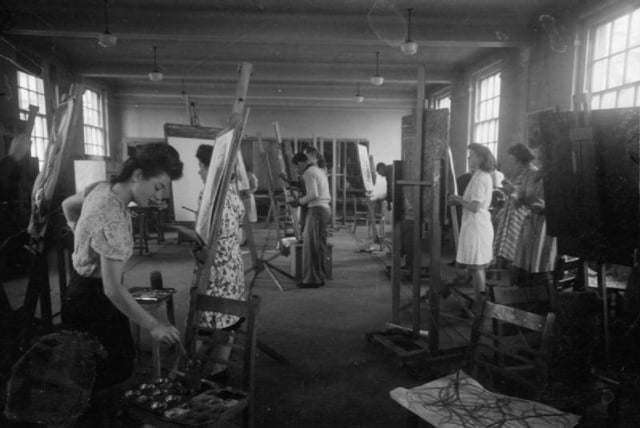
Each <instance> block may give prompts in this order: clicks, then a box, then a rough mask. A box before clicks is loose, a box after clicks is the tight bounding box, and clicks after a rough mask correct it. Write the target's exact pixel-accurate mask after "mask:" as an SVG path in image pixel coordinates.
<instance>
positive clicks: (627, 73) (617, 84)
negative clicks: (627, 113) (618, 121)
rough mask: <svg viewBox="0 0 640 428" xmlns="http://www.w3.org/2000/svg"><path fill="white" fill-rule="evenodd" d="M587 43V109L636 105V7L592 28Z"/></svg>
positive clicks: (639, 64)
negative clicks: (588, 100)
mask: <svg viewBox="0 0 640 428" xmlns="http://www.w3.org/2000/svg"><path fill="white" fill-rule="evenodd" d="M589 42H590V43H589V46H590V49H589V52H588V53H589V56H588V61H587V79H586V83H587V84H586V85H585V90H586V92H588V93H591V108H592V109H608V108H618V107H634V106H640V8H638V9H636V10H635V11H633V12H631V13H628V14H626V15H622V16H620V17H618V18H616V19H613V20H611V21H608V22H605V23H604V24H601V25H598V26H597V27H595V28H593V29H592V31H590V34H589Z"/></svg>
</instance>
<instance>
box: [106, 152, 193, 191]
mask: <svg viewBox="0 0 640 428" xmlns="http://www.w3.org/2000/svg"><path fill="white" fill-rule="evenodd" d="M182 166H183V164H182V161H180V155H179V154H178V151H177V150H176V149H174V148H173V147H171V146H170V145H169V144H166V143H149V144H140V145H137V146H136V148H135V154H133V155H132V156H129V159H127V160H126V161H125V162H124V164H123V165H122V169H121V170H120V174H118V175H117V176H116V177H114V178H113V179H112V180H111V181H112V182H113V183H123V182H125V181H127V180H129V179H130V178H131V176H132V175H133V172H134V171H135V170H136V169H140V170H142V176H143V177H144V178H145V179H149V178H151V177H156V176H158V175H160V174H162V173H163V172H165V173H167V175H168V176H169V178H171V180H177V179H179V178H180V177H182Z"/></svg>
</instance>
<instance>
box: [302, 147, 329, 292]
mask: <svg viewBox="0 0 640 428" xmlns="http://www.w3.org/2000/svg"><path fill="white" fill-rule="evenodd" d="M292 162H293V163H294V165H295V166H296V168H297V170H298V174H300V175H301V176H302V178H303V180H304V185H305V195H304V196H302V197H301V198H300V199H299V200H298V203H299V204H301V205H306V206H307V215H306V219H305V225H304V232H303V237H302V239H303V247H302V282H301V283H299V284H298V287H300V288H315V287H320V286H323V285H324V282H325V280H326V277H327V274H326V267H325V263H326V260H327V257H328V253H329V251H328V245H327V228H328V226H329V221H330V220H331V208H330V207H329V203H330V202H331V193H330V192H329V180H328V179H327V174H326V173H325V172H324V171H323V170H322V169H320V168H319V167H318V166H316V165H314V164H313V163H311V162H310V161H309V158H308V157H307V155H305V154H304V153H297V154H296V155H294V156H293V158H292Z"/></svg>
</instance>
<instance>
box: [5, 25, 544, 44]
mask: <svg viewBox="0 0 640 428" xmlns="http://www.w3.org/2000/svg"><path fill="white" fill-rule="evenodd" d="M480 31H481V32H482V34H480ZM514 32H516V31H514V30H511V31H509V30H498V29H496V30H491V29H489V30H487V29H478V30H477V31H475V32H474V31H469V29H467V30H464V31H461V30H457V31H447V33H448V34H447V36H444V35H442V36H440V37H436V35H435V34H433V32H431V31H430V34H431V35H430V36H425V37H421V36H419V35H415V36H414V37H413V40H414V41H415V42H416V43H417V44H418V46H419V47H422V48H429V47H434V48H463V47H470V48H514V47H525V46H528V45H530V44H531V43H532V39H531V37H526V38H523V37H518V36H520V34H516V35H515V36H514ZM521 32H522V31H520V30H518V31H517V33H521ZM4 33H5V34H7V35H10V36H26V37H48V38H68V39H96V38H97V37H98V35H99V33H100V31H71V30H69V31H68V30H40V29H30V28H14V29H10V30H7V31H5V32H4ZM113 33H114V34H115V35H117V37H118V40H119V41H124V40H130V41H147V42H155V43H172V42H173V43H216V44H248V43H264V44H278V45H285V46H286V45H293V46H335V45H336V44H340V45H348V46H354V47H362V48H380V47H389V46H390V47H395V46H399V44H400V42H401V41H402V39H386V40H384V39H379V38H368V39H357V38H346V37H341V38H335V37H323V38H306V37H299V36H294V35H291V36H290V37H287V36H281V35H277V36H262V35H260V36H249V37H229V36H224V35H219V34H184V33H119V32H113ZM474 33H475V34H474ZM427 37H428V38H427Z"/></svg>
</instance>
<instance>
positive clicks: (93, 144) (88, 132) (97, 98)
mask: <svg viewBox="0 0 640 428" xmlns="http://www.w3.org/2000/svg"><path fill="white" fill-rule="evenodd" d="M82 117H83V118H84V153H85V154H87V155H95V156H108V155H109V152H108V150H107V144H106V141H107V139H106V132H105V126H104V109H103V102H102V94H100V93H98V92H96V91H93V90H91V89H86V90H85V91H84V94H82Z"/></svg>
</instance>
